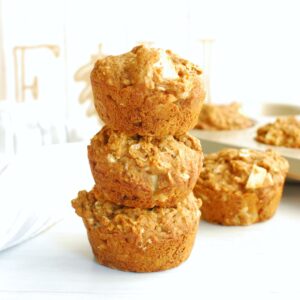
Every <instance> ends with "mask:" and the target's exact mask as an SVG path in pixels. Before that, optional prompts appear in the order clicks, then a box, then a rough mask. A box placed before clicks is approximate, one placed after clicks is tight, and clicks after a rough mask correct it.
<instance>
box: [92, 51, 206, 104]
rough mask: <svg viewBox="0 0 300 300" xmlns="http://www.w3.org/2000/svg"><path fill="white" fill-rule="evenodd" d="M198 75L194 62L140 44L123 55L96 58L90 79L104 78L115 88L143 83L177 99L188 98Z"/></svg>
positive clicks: (150, 88)
mask: <svg viewBox="0 0 300 300" xmlns="http://www.w3.org/2000/svg"><path fill="white" fill-rule="evenodd" d="M201 74H202V71H201V70H200V69H199V68H198V67H197V66H196V65H194V64H192V63H191V62H189V61H187V60H185V59H182V58H180V57H179V56H177V55H176V54H174V53H172V52H171V51H170V50H163V49H156V48H149V47H146V46H144V45H140V46H137V47H135V48H133V49H132V50H131V51H130V52H127V53H125V54H122V55H117V56H107V57H105V58H103V59H101V60H98V61H97V62H96V64H95V66H94V69H93V71H92V73H91V79H92V81H94V82H99V81H104V82H105V83H106V84H107V85H109V86H111V87H112V88H115V89H116V90H120V89H123V88H127V87H133V86H143V87H145V88H146V89H147V90H148V89H149V90H158V91H161V92H164V93H168V94H171V95H173V96H174V97H175V98H174V101H177V100H179V99H185V98H188V97H189V95H190V92H191V90H192V89H193V86H194V81H195V80H199V78H200V75H201Z"/></svg>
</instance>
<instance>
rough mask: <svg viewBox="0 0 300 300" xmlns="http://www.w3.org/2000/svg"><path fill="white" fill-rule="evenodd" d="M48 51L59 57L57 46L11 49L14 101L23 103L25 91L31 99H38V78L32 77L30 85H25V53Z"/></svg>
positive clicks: (17, 47)
mask: <svg viewBox="0 0 300 300" xmlns="http://www.w3.org/2000/svg"><path fill="white" fill-rule="evenodd" d="M43 48H45V49H49V50H50V51H52V53H53V54H54V56H55V57H58V56H59V52H60V50H59V46H57V45H35V46H16V47H14V49H13V56H14V67H15V87H16V88H15V92H16V100H17V101H18V102H24V101H25V98H26V90H29V91H31V93H32V97H33V99H35V100H36V99H37V98H38V92H39V90H38V77H37V76H34V78H33V82H32V83H31V84H27V83H26V57H25V53H26V51H29V50H35V49H43Z"/></svg>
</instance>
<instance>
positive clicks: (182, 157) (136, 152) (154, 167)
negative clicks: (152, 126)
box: [92, 126, 202, 179]
mask: <svg viewBox="0 0 300 300" xmlns="http://www.w3.org/2000/svg"><path fill="white" fill-rule="evenodd" d="M92 144H93V151H95V154H96V156H97V155H98V156H99V157H103V155H106V159H107V161H108V162H109V163H111V164H112V167H113V164H114V163H117V162H118V163H121V164H123V165H124V168H125V169H131V168H136V166H138V167H139V168H142V169H143V171H151V173H152V174H161V173H167V172H168V171H169V170H171V169H173V168H176V169H179V170H180V171H181V173H182V176H187V175H185V168H186V166H187V165H189V164H191V163H193V160H194V159H196V157H195V155H196V156H197V157H199V153H201V155H202V149H201V145H200V142H199V140H198V139H196V138H194V137H192V136H191V135H189V134H185V135H181V136H177V137H176V136H171V135H169V136H165V137H162V138H157V137H150V136H139V135H134V136H128V135H126V134H125V133H122V132H119V131H115V130H112V129H110V128H109V127H107V126H105V127H103V129H102V130H101V131H100V132H99V133H97V134H96V135H95V136H94V137H93V139H92ZM187 179H188V178H187Z"/></svg>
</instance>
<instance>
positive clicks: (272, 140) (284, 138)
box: [256, 116, 300, 148]
mask: <svg viewBox="0 0 300 300" xmlns="http://www.w3.org/2000/svg"><path fill="white" fill-rule="evenodd" d="M256 140H257V141H258V142H260V143H264V144H268V145H275V146H283V147H289V148H300V120H299V119H297V118H295V117H294V116H289V117H280V118H277V119H276V121H275V122H274V123H269V124H266V125H264V126H262V127H260V128H259V129H258V130H257V133H256Z"/></svg>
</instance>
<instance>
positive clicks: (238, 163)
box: [194, 149, 289, 225]
mask: <svg viewBox="0 0 300 300" xmlns="http://www.w3.org/2000/svg"><path fill="white" fill-rule="evenodd" d="M288 168H289V165H288V162H287V161H286V159H284V158H283V157H281V156H280V155H279V154H277V153H276V152H274V151H272V150H267V151H266V152H258V151H254V150H248V149H241V150H238V149H224V150H222V151H220V152H218V153H212V154H208V155H207V156H206V157H205V159H204V165H203V169H202V172H201V174H200V177H199V180H198V181H197V184H196V187H195V189H194V193H195V196H196V197H201V199H202V201H203V205H202V209H201V211H202V218H203V219H204V220H206V221H208V222H212V223H219V224H223V225H249V224H252V223H256V222H260V221H264V220H267V219H269V218H271V217H272V216H273V215H274V213H275V212H276V209H277V207H278V205H279V202H280V199H281V195H282V190H283V185H284V181H285V178H286V175H287V172H288Z"/></svg>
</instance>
